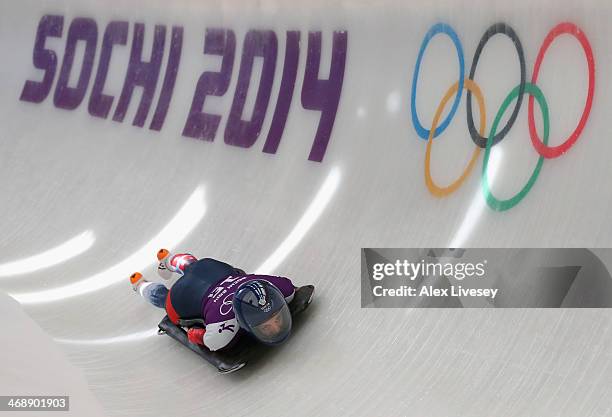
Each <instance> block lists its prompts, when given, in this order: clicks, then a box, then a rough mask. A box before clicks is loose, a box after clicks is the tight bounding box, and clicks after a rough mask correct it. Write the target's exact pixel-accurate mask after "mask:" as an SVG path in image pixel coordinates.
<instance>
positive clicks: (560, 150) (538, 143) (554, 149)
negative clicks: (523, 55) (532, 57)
mask: <svg viewBox="0 0 612 417" xmlns="http://www.w3.org/2000/svg"><path fill="white" fill-rule="evenodd" d="M562 34H568V35H572V36H574V37H575V38H576V39H578V41H579V42H580V45H581V46H582V49H583V50H584V53H585V55H586V59H587V65H588V67H589V88H588V93H587V99H586V104H585V105H584V111H583V112H582V116H581V117H580V121H579V122H578V126H576V129H575V130H574V131H573V132H572V134H571V135H570V136H569V137H568V138H567V139H566V140H565V142H563V143H562V144H561V145H558V146H548V145H545V144H544V143H542V140H541V139H540V138H539V136H538V133H537V131H536V127H535V120H534V115H533V114H534V113H533V96H531V95H530V96H529V107H528V113H527V114H528V120H529V135H530V136H531V142H532V143H533V146H534V148H535V149H536V151H538V153H539V154H540V155H542V156H543V157H544V158H556V157H558V156H560V155H562V154H564V153H565V152H567V151H568V150H569V148H571V147H572V146H573V145H574V143H575V142H576V140H578V137H579V136H580V134H581V133H582V130H583V129H584V126H585V125H586V122H587V119H588V118H589V113H590V112H591V106H592V104H593V95H594V92H595V58H594V57H593V50H592V49H591V45H590V44H589V40H588V39H587V38H586V36H585V35H584V33H583V32H582V30H580V28H579V27H578V26H576V25H575V24H573V23H570V22H563V23H559V24H558V25H557V26H555V27H554V28H552V30H551V31H550V32H548V35H546V38H545V39H544V42H543V43H542V46H541V47H540V51H539V52H538V57H537V59H536V62H535V65H534V66H533V75H532V77H531V83H532V84H534V85H535V84H536V83H537V81H538V74H539V71H540V65H541V64H542V60H543V59H544V55H545V54H546V51H547V50H548V47H549V46H550V45H551V44H552V42H553V41H554V40H555V39H556V38H557V36H559V35H562Z"/></svg>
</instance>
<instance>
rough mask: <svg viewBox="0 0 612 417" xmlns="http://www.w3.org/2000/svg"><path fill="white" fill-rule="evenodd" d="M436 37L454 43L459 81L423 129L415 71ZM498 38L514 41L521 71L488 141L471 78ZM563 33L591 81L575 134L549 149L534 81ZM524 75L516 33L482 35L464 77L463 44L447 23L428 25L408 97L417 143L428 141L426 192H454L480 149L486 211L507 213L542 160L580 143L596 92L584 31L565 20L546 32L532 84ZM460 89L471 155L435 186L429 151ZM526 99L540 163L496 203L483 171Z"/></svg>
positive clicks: (497, 27)
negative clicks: (538, 118) (538, 120)
mask: <svg viewBox="0 0 612 417" xmlns="http://www.w3.org/2000/svg"><path fill="white" fill-rule="evenodd" d="M437 34H444V35H447V36H448V37H449V38H450V39H451V40H452V41H453V44H454V46H455V48H456V50H457V57H458V59H459V80H458V81H457V82H455V83H454V84H453V85H452V86H451V87H450V88H449V89H448V91H447V92H446V94H445V95H444V97H443V98H442V101H441V102H440V104H439V105H438V108H437V110H436V113H435V115H434V118H433V122H432V124H431V128H430V129H429V130H427V129H426V128H424V127H423V126H422V125H421V122H420V121H419V116H418V115H417V112H416V93H417V83H418V78H419V70H420V66H421V60H422V59H423V54H424V53H425V50H426V49H427V45H428V44H429V41H430V40H431V39H432V38H433V37H434V36H435V35H437ZM496 34H502V35H506V36H508V37H509V38H510V39H511V40H512V42H513V43H514V47H515V48H516V52H517V54H518V59H519V64H520V68H521V81H520V84H519V85H518V86H516V87H515V88H513V89H512V91H510V93H509V94H508V96H507V97H506V98H505V100H504V101H503V103H502V105H501V107H500V108H499V110H498V111H497V114H496V115H495V118H494V120H493V125H492V126H491V130H490V132H489V136H488V137H484V134H485V129H486V126H485V125H486V123H485V115H486V108H485V103H484V97H483V95H482V92H481V91H480V88H479V87H478V85H477V84H476V82H475V81H474V77H475V75H476V68H477V65H478V60H479V59H480V55H481V53H482V50H483V49H484V47H485V45H486V44H487V42H488V41H489V39H490V38H491V37H493V36H494V35H496ZM562 34H569V35H572V36H573V37H575V38H576V39H577V40H578V42H579V43H580V45H581V47H582V49H583V50H584V53H585V56H586V60H587V65H588V77H589V86H588V92H587V99H586V103H585V106H584V110H583V112H582V116H581V117H580V121H579V122H578V125H577V126H576V128H575V129H574V131H573V132H572V133H571V134H570V136H569V137H567V138H566V139H565V141H564V142H563V143H562V144H560V145H558V146H548V134H549V126H550V117H549V114H548V105H547V103H546V99H545V98H544V94H543V93H542V91H541V90H540V88H539V87H538V86H537V85H536V83H537V81H538V74H539V71H540V66H541V64H542V61H543V59H544V56H545V54H546V51H547V50H548V48H549V47H550V45H551V44H552V43H553V41H554V40H555V39H556V38H557V37H558V36H559V35H562ZM526 78H527V76H526V71H525V55H524V53H523V47H522V45H521V41H520V40H519V38H518V36H517V35H516V32H515V31H514V30H513V29H512V27H510V26H509V25H507V24H505V23H496V24H494V25H492V26H491V27H489V28H488V29H487V31H486V32H485V33H484V35H483V36H482V38H481V39H480V42H479V43H478V47H477V48H476V52H475V53H474V58H473V59H472V66H471V68H470V75H469V77H468V78H465V63H464V56H463V48H462V46H461V42H460V40H459V37H458V36H457V33H456V32H455V31H454V30H453V29H452V28H451V27H450V26H449V25H447V24H443V23H438V24H435V25H434V26H432V27H431V28H430V29H429V31H428V32H427V33H426V34H425V38H424V39H423V42H422V43H421V48H420V50H419V55H418V58H417V61H416V64H415V67H414V73H413V77H412V94H411V102H410V104H411V110H412V124H413V125H414V128H415V130H416V132H417V134H418V135H419V137H420V138H421V139H425V140H427V150H426V152H425V184H426V185H427V188H428V189H429V191H430V192H431V193H432V194H433V195H435V196H437V197H444V196H447V195H449V194H451V193H452V192H454V191H456V190H457V189H458V188H459V187H460V186H461V185H462V184H463V182H464V181H465V179H466V178H467V177H468V175H469V174H470V172H471V171H472V169H473V168H474V166H475V165H476V161H477V159H478V156H479V155H480V151H481V149H483V148H484V150H485V152H484V161H483V164H482V173H481V186H482V191H483V194H484V196H485V199H486V201H487V204H488V205H489V207H491V208H492V209H494V210H498V211H504V210H508V209H510V208H512V207H514V206H515V205H517V204H518V203H519V202H520V201H521V200H522V199H523V198H525V196H526V195H527V194H528V193H529V191H530V190H531V188H532V187H533V185H534V183H535V181H536V179H537V177H538V175H539V174H540V170H541V168H542V164H543V163H544V159H552V158H556V157H558V156H561V155H562V154H564V153H565V152H567V151H568V150H569V149H570V148H571V147H572V146H573V145H574V144H575V143H576V141H577V140H578V137H579V136H580V134H581V133H582V130H583V129H584V127H585V125H586V122H587V120H588V118H589V114H590V112H591V106H592V104H593V94H594V91H595V58H594V57H593V51H592V49H591V45H590V43H589V40H588V39H587V37H586V36H585V34H584V33H583V32H582V30H581V29H580V28H579V27H578V26H576V25H575V24H573V23H570V22H563V23H560V24H558V25H557V26H555V27H554V28H553V29H552V30H551V31H550V32H549V33H548V35H546V38H545V39H544V42H543V43H542V46H541V47H540V51H539V52H538V55H537V58H536V61H535V64H534V67H533V74H532V76H531V82H527V81H526ZM463 89H466V90H467V102H466V105H467V123H468V128H469V131H470V136H471V138H472V141H473V142H474V144H475V145H476V148H475V150H474V152H473V153H472V157H471V159H470V161H469V162H468V164H467V166H466V168H465V169H464V171H463V172H462V174H461V175H460V176H459V178H458V179H456V180H455V181H454V182H453V183H451V184H450V185H448V186H445V187H442V186H439V185H437V184H436V183H435V182H434V180H433V178H432V176H431V164H430V161H431V147H432V144H433V139H434V138H435V137H437V136H438V135H440V134H441V133H442V132H443V131H444V130H445V129H446V128H447V127H448V125H449V124H450V122H451V120H452V119H453V117H454V116H455V112H456V111H457V107H458V106H459V102H460V100H461V95H462V91H463ZM472 94H473V95H474V96H475V97H476V101H477V103H478V107H479V110H480V121H479V122H480V124H479V129H478V130H476V127H475V126H474V119H473V117H472ZM524 94H528V95H529V104H528V122H529V135H530V137H531V143H532V145H533V147H534V148H535V150H536V151H537V152H538V154H539V155H540V156H539V158H538V162H537V164H536V167H535V169H534V170H533V173H532V174H531V177H530V178H529V180H528V181H527V183H526V184H525V185H524V186H523V188H522V189H521V190H520V191H519V192H518V193H516V194H515V195H514V196H513V197H511V198H509V199H506V200H500V199H498V198H496V197H495V196H494V195H493V194H492V193H491V190H490V188H489V181H488V177H487V167H488V164H489V158H490V154H491V148H492V147H493V146H494V145H496V144H498V143H499V142H501V140H502V139H503V138H504V137H505V136H506V135H507V134H508V132H509V131H510V129H511V128H512V125H513V124H514V122H515V120H516V117H517V116H518V112H519V110H520V108H521V104H522V102H523V95H524ZM453 95H454V96H455V98H454V101H453V104H452V107H451V110H450V112H449V113H448V115H447V116H446V118H445V119H444V120H443V121H442V122H441V123H440V117H441V115H442V112H443V111H444V109H445V107H446V104H447V103H448V101H449V100H450V99H451V97H453ZM534 98H535V99H536V101H537V102H538V106H539V107H540V111H541V112H542V118H543V124H544V132H543V140H541V139H540V137H539V136H538V132H537V131H536V127H535V120H534V113H533V102H534ZM514 100H516V103H515V105H514V110H513V111H512V114H511V115H510V118H509V119H508V122H507V123H506V125H505V126H504V127H503V128H502V129H501V130H499V131H498V127H499V122H500V120H501V119H502V117H503V116H504V114H505V112H506V110H507V109H508V107H509V106H510V104H511V103H512V102H513V101H514Z"/></svg>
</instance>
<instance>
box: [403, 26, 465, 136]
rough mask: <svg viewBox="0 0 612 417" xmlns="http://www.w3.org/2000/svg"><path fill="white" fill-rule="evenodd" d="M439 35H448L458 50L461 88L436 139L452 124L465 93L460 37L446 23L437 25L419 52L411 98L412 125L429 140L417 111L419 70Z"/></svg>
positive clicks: (427, 35)
mask: <svg viewBox="0 0 612 417" xmlns="http://www.w3.org/2000/svg"><path fill="white" fill-rule="evenodd" d="M438 33H444V34H446V35H448V37H449V38H451V40H452V41H453V43H454V44H455V48H456V49H457V57H458V58H459V88H458V89H457V95H456V96H455V101H453V106H452V107H451V110H450V112H449V113H448V115H447V116H446V119H444V121H443V122H442V123H441V124H440V126H438V128H437V129H436V132H435V134H434V138H435V137H437V136H438V135H439V134H440V133H442V132H444V130H445V129H446V128H447V127H448V125H449V124H450V122H451V120H452V118H453V116H454V115H455V112H456V111H457V108H458V107H459V102H460V101H461V92H462V91H463V78H464V75H465V63H464V60H463V47H462V46H461V41H459V36H457V32H455V30H454V29H453V28H452V27H450V26H449V25H447V24H445V23H437V24H435V25H434V26H432V27H431V29H429V31H428V32H427V34H425V38H424V39H423V42H422V43H421V49H420V50H419V57H418V58H417V61H416V65H415V67H414V74H413V76H412V96H411V97H410V104H411V107H412V108H411V111H412V124H413V125H414V128H415V130H416V131H417V134H418V135H419V137H420V138H421V139H424V140H427V139H428V138H429V129H425V128H424V127H423V126H422V125H421V122H420V121H419V116H418V115H417V111H416V93H417V81H418V79H419V70H420V68H421V59H422V58H423V54H424V53H425V49H427V44H428V43H429V41H430V40H431V38H433V37H434V36H435V35H437V34H438Z"/></svg>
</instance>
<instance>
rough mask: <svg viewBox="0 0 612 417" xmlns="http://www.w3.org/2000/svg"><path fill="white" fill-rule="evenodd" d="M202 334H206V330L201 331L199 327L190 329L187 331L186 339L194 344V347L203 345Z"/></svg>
mask: <svg viewBox="0 0 612 417" xmlns="http://www.w3.org/2000/svg"><path fill="white" fill-rule="evenodd" d="M204 333H206V329H202V328H200V327H192V328H190V329H189V330H187V338H188V339H189V341H190V342H191V343H195V344H196V345H203V344H204Z"/></svg>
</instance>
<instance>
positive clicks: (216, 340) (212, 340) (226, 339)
mask: <svg viewBox="0 0 612 417" xmlns="http://www.w3.org/2000/svg"><path fill="white" fill-rule="evenodd" d="M238 330H240V326H239V325H238V321H237V320H236V319H235V318H232V319H229V320H226V321H221V322H218V323H210V324H207V325H206V332H205V333H204V335H203V339H204V343H203V344H204V346H206V347H207V348H208V349H209V350H211V351H215V350H219V349H223V348H224V347H226V346H227V345H229V344H230V342H231V341H232V340H234V337H236V335H237V334H238Z"/></svg>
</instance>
